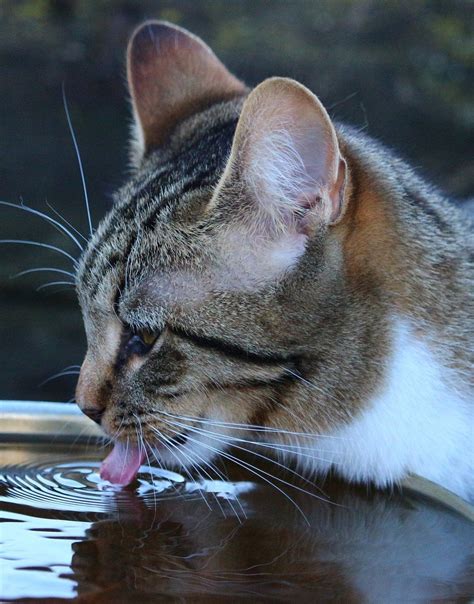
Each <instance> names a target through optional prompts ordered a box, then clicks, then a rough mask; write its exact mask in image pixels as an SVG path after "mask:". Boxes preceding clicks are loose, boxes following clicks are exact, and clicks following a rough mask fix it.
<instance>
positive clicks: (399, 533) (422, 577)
mask: <svg viewBox="0 0 474 604" xmlns="http://www.w3.org/2000/svg"><path fill="white" fill-rule="evenodd" d="M104 454H105V453H104V451H103V450H102V449H100V448H96V447H85V446H75V447H71V446H69V445H59V444H58V445H54V444H53V445H51V444H49V445H39V444H38V445H33V444H28V445H26V444H22V445H17V444H15V445H8V446H7V445H5V446H4V447H3V448H1V449H0V455H1V466H0V506H1V510H2V513H1V516H2V521H3V522H2V524H0V542H1V543H0V552H1V553H0V562H1V563H2V569H1V571H0V583H1V587H0V598H1V599H3V600H7V601H22V600H25V601H28V599H33V601H35V602H42V601H45V602H46V601H51V602H52V601H54V602H60V601H63V600H64V601H66V600H68V599H72V598H77V597H80V596H84V598H85V601H87V602H134V603H136V602H137V598H139V601H140V604H142V603H143V602H156V601H162V599H171V600H173V599H176V600H182V599H185V600H189V601H192V602H196V601H197V602H208V601H212V602H221V601H222V602H224V601H225V602H228V601H235V600H241V599H253V600H255V599H257V601H262V600H270V601H292V602H294V601H300V602H315V601H323V602H331V601H333V602H344V603H345V602H349V603H351V602H384V603H387V602H408V601H420V602H425V601H443V602H467V601H468V600H469V597H470V596H472V595H473V594H474V585H473V576H472V566H471V567H470V565H472V560H473V556H474V550H473V543H474V530H473V526H472V524H471V523H470V522H469V521H468V520H467V519H465V518H464V517H462V516H460V515H457V514H456V513H455V512H452V511H450V510H449V509H447V508H443V507H442V506H441V505H439V504H435V503H431V502H429V501H428V500H426V499H423V498H422V497H417V496H413V495H401V494H398V495H397V494H392V495H391V496H389V495H388V494H386V493H377V492H374V493H368V492H367V490H366V489H357V488H350V487H348V486H344V485H342V484H338V483H336V482H334V481H333V482H330V483H326V484H325V485H324V487H323V489H324V492H325V495H324V500H322V499H320V498H319V497H320V496H321V492H320V491H319V490H318V489H317V488H310V487H308V484H305V483H301V484H300V485H296V486H299V487H300V488H304V489H306V490H308V491H309V492H308V493H307V494H305V493H303V492H302V491H298V490H297V489H295V488H292V487H290V486H288V487H285V489H284V490H283V489H282V491H283V492H279V491H277V490H276V489H274V488H272V487H271V486H270V485H269V484H267V483H265V482H258V481H256V480H255V476H253V475H251V474H247V473H245V472H244V471H243V470H241V469H239V468H237V467H230V466H227V467H226V468H223V469H225V471H226V472H228V474H229V481H225V482H224V481H213V480H201V481H196V482H191V481H190V480H189V479H188V480H186V479H185V477H184V476H182V475H180V474H178V473H175V472H169V471H164V470H160V469H158V468H150V467H147V466H143V467H142V471H141V472H140V474H139V476H138V480H137V481H136V482H135V483H134V484H133V485H131V486H130V487H129V488H127V489H120V488H116V487H113V486H111V485H109V484H108V483H106V482H103V481H101V480H100V478H99V476H98V468H99V465H100V460H101V459H102V458H103V457H104ZM267 471H270V468H267ZM279 477H280V478H282V475H279ZM284 479H285V480H289V478H288V477H284ZM276 484H278V485H279V488H282V487H283V483H281V482H277V483H276ZM327 500H329V502H328V501H327ZM30 601H31V600H30Z"/></svg>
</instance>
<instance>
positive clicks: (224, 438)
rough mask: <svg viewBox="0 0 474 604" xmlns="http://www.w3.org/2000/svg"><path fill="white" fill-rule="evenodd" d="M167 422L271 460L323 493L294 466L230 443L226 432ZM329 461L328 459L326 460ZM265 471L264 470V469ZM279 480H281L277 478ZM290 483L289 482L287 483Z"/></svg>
mask: <svg viewBox="0 0 474 604" xmlns="http://www.w3.org/2000/svg"><path fill="white" fill-rule="evenodd" d="M165 422H166V423H167V424H169V425H173V426H175V427H178V428H183V427H184V428H186V429H187V430H191V431H192V432H193V433H194V434H197V435H200V436H207V437H208V438H210V439H211V440H214V441H216V442H218V443H221V444H225V445H227V444H231V445H232V446H233V447H234V448H235V449H239V450H241V451H244V452H245V453H250V454H251V455H252V456H256V457H259V458H261V459H263V460H264V461H267V462H270V463H272V464H274V465H276V466H278V467H280V468H282V469H283V470H285V471H286V472H289V473H290V474H292V475H294V476H296V477H297V478H299V479H300V480H302V481H303V482H305V483H307V484H310V485H311V486H312V487H315V488H317V489H318V490H319V491H321V492H322V493H323V491H322V490H321V489H320V488H319V487H317V486H316V485H315V484H314V483H313V482H311V481H310V480H309V479H308V478H307V477H305V476H303V475H301V474H300V473H299V472H296V471H295V470H293V469H292V468H290V467H288V466H287V465H285V464H283V463H280V462H279V461H276V460H275V459H272V458H271V457H268V456H266V455H262V454H261V453H258V452H257V451H255V450H252V449H248V448H247V447H243V446H241V445H236V444H235V442H231V443H229V441H228V437H227V436H226V435H224V434H218V433H216V432H211V431H209V430H203V429H200V428H195V427H191V426H187V425H186V424H181V423H179V422H169V421H168V420H165ZM313 459H316V460H317V459H320V458H317V457H313ZM324 461H327V460H324ZM262 471H263V470H262ZM277 480H279V479H278V478H277ZM287 484H289V483H287ZM293 486H294V488H296V489H299V487H297V486H296V485H293ZM323 495H325V493H323Z"/></svg>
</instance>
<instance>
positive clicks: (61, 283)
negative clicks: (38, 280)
mask: <svg viewBox="0 0 474 604" xmlns="http://www.w3.org/2000/svg"><path fill="white" fill-rule="evenodd" d="M55 285H70V286H71V287H75V286H76V284H75V283H74V282H73V281H49V282H48V283H43V285H40V286H39V287H37V288H36V290H35V291H37V292H40V291H41V290H43V289H46V288H47V287H53V286H55ZM65 289H67V288H65Z"/></svg>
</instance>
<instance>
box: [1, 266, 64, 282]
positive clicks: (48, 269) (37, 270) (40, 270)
mask: <svg viewBox="0 0 474 604" xmlns="http://www.w3.org/2000/svg"><path fill="white" fill-rule="evenodd" d="M46 272H49V273H59V274H61V275H66V276H68V277H71V278H73V279H74V276H75V275H74V273H71V272H69V271H65V270H63V269H61V268H55V267H52V266H51V267H50V266H44V267H39V268H29V269H26V270H24V271H20V272H19V273H16V274H15V275H12V276H11V277H10V279H17V278H18V277H23V275H29V274H31V273H46Z"/></svg>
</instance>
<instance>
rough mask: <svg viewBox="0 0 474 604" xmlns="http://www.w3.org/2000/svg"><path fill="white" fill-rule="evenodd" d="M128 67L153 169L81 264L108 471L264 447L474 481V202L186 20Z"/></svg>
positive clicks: (127, 476) (337, 466) (84, 376)
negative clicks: (246, 64) (231, 54)
mask: <svg viewBox="0 0 474 604" xmlns="http://www.w3.org/2000/svg"><path fill="white" fill-rule="evenodd" d="M127 67H128V82H129V88H130V95H131V101H132V107H133V115H134V127H133V142H132V145H131V162H132V164H133V176H132V178H131V180H130V181H129V182H128V183H127V184H126V186H124V187H123V188H122V189H121V190H120V191H119V192H118V193H117V195H116V199H115V203H114V206H113V208H112V209H111V211H110V212H109V213H108V214H107V215H106V216H105V218H104V219H103V221H102V223H101V224H100V226H99V228H98V229H97V231H96V232H95V233H94V235H93V237H92V239H91V241H90V243H89V245H88V247H87V249H86V252H85V253H84V255H83V257H82V258H81V261H80V266H79V270H78V273H77V291H78V296H79V300H80V305H81V308H82V312H83V317H84V323H85V329H86V333H87V341H88V351H87V355H86V358H85V360H84V363H83V365H82V369H81V374H80V378H79V382H78V386H77V401H78V404H79V406H80V407H81V409H82V410H83V411H84V413H86V414H87V415H88V416H90V417H91V418H92V419H94V420H95V421H96V422H98V423H99V424H100V425H101V427H102V428H103V430H104V431H105V432H106V434H108V435H109V436H110V437H111V438H112V439H113V440H114V442H115V445H114V448H113V451H112V452H111V453H110V454H109V456H108V457H107V458H106V460H105V461H104V463H103V465H102V469H101V474H102V477H103V478H105V479H108V480H109V481H111V482H113V483H116V484H122V485H125V484H128V483H130V482H131V481H132V480H133V479H134V477H135V476H136V474H137V472H138V469H139V467H140V465H141V464H142V462H143V461H144V460H145V459H151V458H152V457H155V458H156V459H157V461H158V463H160V464H162V465H164V466H178V467H182V468H184V469H185V470H186V471H189V472H190V471H191V470H192V469H193V467H197V468H201V469H203V468H204V470H205V468H206V467H207V468H208V469H209V471H211V470H210V469H211V468H212V467H213V466H212V464H213V460H214V458H216V457H218V456H223V457H224V458H229V459H234V458H235V457H236V454H235V451H237V453H238V452H239V449H252V451H254V453H253V455H254V456H255V460H256V461H258V460H259V458H261V457H265V458H268V457H270V456H274V459H275V460H276V461H275V462H274V463H278V465H285V466H288V467H290V468H293V470H294V471H298V472H304V473H305V474H306V475H307V476H308V475H311V476H313V475H316V476H321V475H323V474H325V473H327V472H329V471H330V470H331V471H335V472H336V473H338V474H339V475H340V476H342V477H343V478H345V479H347V480H349V481H357V482H367V483H371V484H374V485H377V486H380V487H384V486H387V485H392V484H396V483H398V482H400V481H401V480H403V479H404V478H405V477H406V476H407V475H409V474H411V473H414V474H418V475H421V476H423V477H425V478H428V479H430V480H432V481H435V482H437V483H439V484H441V485H443V486H444V487H446V488H448V489H450V490H452V491H454V492H455V493H457V494H458V495H460V496H462V497H464V498H467V499H469V498H471V497H473V496H474V486H473V473H472V470H473V463H474V451H473V439H472V436H473V387H474V376H473V371H472V366H473V356H474V353H473V339H474V336H473V324H474V295H473V281H474V270H473V264H472V263H473V241H472V238H470V232H469V230H468V227H467V226H466V225H465V224H464V223H465V221H466V219H465V218H463V217H462V216H461V215H460V214H459V213H458V210H457V209H456V208H455V207H454V206H453V205H451V204H450V203H449V202H448V201H446V200H445V199H443V198H442V197H441V196H440V194H439V193H437V192H436V191H435V190H434V189H433V188H432V187H431V186H429V185H427V184H426V183H424V182H423V181H422V180H420V178H419V177H418V176H416V175H415V174H414V173H413V171H412V170H411V169H410V168H409V167H408V166H407V165H406V164H405V163H403V162H402V161H400V160H399V159H398V158H397V157H394V156H393V155H392V154H391V153H390V152H388V151H387V150H386V149H385V148H384V147H382V146H380V145H379V144H378V143H376V142H374V141H373V140H372V139H370V138H369V137H367V136H365V135H363V134H361V133H359V132H356V131H355V130H353V129H351V128H349V127H347V126H343V125H339V124H335V123H333V122H332V121H331V119H330V118H329V116H328V113H327V112H326V110H325V109H324V107H323V106H322V104H321V103H320V101H319V100H318V99H317V98H316V96H315V95H314V94H313V93H312V92H310V91H309V90H308V89H307V88H305V87H304V86H302V85H301V84H299V83H298V82H295V81H294V80H291V79H286V78H270V79H267V80H265V81H264V82H263V83H261V84H260V85H258V86H257V87H256V88H255V89H253V90H249V89H248V88H247V87H246V86H245V85H244V84H243V83H242V82H240V81H239V80H238V79H236V78H235V77H234V76H233V75H231V74H230V73H229V72H228V71H227V69H226V68H225V67H224V66H223V65H222V63H221V62H220V61H219V60H218V59H217V58H216V56H215V55H214V54H213V53H212V51H211V50H210V49H209V48H208V47H207V46H206V45H205V44H204V43H203V42H202V41H201V40H199V39H198V38H196V37H195V36H193V35H191V34H190V33H188V32H186V31H185V30H183V29H181V28H179V27H176V26H174V25H170V24H168V23H164V22H157V21H153V22H147V23H145V24H144V25H142V26H141V27H140V28H139V29H138V30H137V31H136V32H135V34H134V35H133V37H132V39H131V41H130V44H129V48H128V58H127ZM231 447H233V448H232V449H231ZM232 451H234V452H232ZM242 463H246V464H247V466H248V467H249V468H250V469H251V470H252V471H254V472H257V471H258V470H257V469H256V468H257V466H253V464H250V463H248V462H242Z"/></svg>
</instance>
